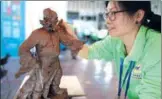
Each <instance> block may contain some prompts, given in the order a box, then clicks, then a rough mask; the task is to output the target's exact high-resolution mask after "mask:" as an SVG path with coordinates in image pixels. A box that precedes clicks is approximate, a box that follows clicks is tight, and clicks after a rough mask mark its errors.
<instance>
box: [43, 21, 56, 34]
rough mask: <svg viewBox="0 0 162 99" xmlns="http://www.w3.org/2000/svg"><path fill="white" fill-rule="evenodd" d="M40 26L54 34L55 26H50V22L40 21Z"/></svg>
mask: <svg viewBox="0 0 162 99" xmlns="http://www.w3.org/2000/svg"><path fill="white" fill-rule="evenodd" d="M40 24H42V26H43V28H45V29H46V30H47V31H48V32H49V33H53V32H55V26H56V24H54V23H53V24H52V22H48V21H46V20H40Z"/></svg>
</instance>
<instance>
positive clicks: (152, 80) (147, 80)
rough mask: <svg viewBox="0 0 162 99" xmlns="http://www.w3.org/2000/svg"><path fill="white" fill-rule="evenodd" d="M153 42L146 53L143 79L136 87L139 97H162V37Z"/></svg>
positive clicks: (144, 98) (152, 98)
mask: <svg viewBox="0 0 162 99" xmlns="http://www.w3.org/2000/svg"><path fill="white" fill-rule="evenodd" d="M152 42H154V43H152V44H150V45H149V46H148V50H147V53H146V54H145V63H146V66H145V67H143V74H142V80H141V82H140V84H139V85H138V86H137V87H136V91H137V93H138V96H139V99H161V37H160V36H159V37H157V38H156V39H154V40H153V41H152Z"/></svg>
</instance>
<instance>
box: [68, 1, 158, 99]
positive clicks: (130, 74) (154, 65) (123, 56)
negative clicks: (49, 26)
mask: <svg viewBox="0 0 162 99" xmlns="http://www.w3.org/2000/svg"><path fill="white" fill-rule="evenodd" d="M107 5H108V6H107V8H106V13H105V19H106V23H107V27H108V32H109V34H110V36H108V37H106V38H105V39H104V40H102V41H99V42H97V43H94V44H93V45H91V46H86V45H84V46H83V48H82V50H80V51H79V53H78V55H79V56H81V57H83V58H86V59H105V60H108V61H109V60H114V61H115V66H116V73H117V74H118V77H119V88H118V93H117V97H116V98H118V99H119V98H120V97H124V98H126V97H128V98H129V99H160V97H161V94H160V93H161V91H160V86H161V84H160V83H161V35H160V30H161V29H160V28H161V25H160V22H161V21H160V18H161V17H160V16H158V15H155V14H154V13H153V12H152V11H151V5H150V2H149V1H110V2H107ZM65 26H66V29H67V30H70V28H69V27H68V25H66V24H65ZM122 89H123V90H124V91H125V93H124V95H121V92H122Z"/></svg>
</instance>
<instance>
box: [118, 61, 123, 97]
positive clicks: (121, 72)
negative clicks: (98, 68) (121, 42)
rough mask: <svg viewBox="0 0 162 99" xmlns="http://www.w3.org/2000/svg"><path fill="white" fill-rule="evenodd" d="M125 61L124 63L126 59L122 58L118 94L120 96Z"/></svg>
mask: <svg viewBox="0 0 162 99" xmlns="http://www.w3.org/2000/svg"><path fill="white" fill-rule="evenodd" d="M123 63H124V59H123V58H120V71H119V83H118V96H119V97H120V95H121V89H122V86H121V81H122V74H123Z"/></svg>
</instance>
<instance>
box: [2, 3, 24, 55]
mask: <svg viewBox="0 0 162 99" xmlns="http://www.w3.org/2000/svg"><path fill="white" fill-rule="evenodd" d="M24 39H25V1H1V57H3V56H5V55H6V53H9V54H10V55H11V56H12V57H17V56H18V49H19V46H20V44H21V42H22V41H24Z"/></svg>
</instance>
